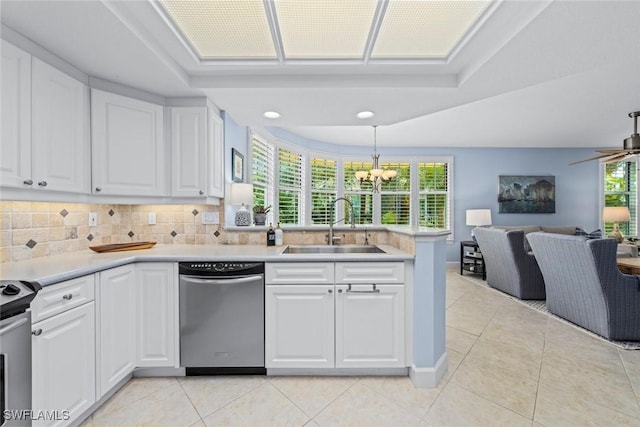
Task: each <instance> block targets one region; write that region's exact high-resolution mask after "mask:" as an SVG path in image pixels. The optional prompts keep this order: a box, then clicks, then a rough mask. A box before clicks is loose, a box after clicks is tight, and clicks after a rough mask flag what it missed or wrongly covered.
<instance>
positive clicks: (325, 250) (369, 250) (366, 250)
mask: <svg viewBox="0 0 640 427" xmlns="http://www.w3.org/2000/svg"><path fill="white" fill-rule="evenodd" d="M384 253H386V252H385V251H383V250H382V249H380V248H379V247H377V246H372V245H342V246H329V245H300V246H287V247H286V248H285V249H284V250H283V251H282V252H281V254H384Z"/></svg>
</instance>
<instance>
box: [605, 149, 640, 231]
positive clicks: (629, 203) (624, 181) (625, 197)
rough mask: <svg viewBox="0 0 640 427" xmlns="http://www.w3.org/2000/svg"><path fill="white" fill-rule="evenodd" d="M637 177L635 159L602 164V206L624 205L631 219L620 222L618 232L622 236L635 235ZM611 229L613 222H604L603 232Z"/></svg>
mask: <svg viewBox="0 0 640 427" xmlns="http://www.w3.org/2000/svg"><path fill="white" fill-rule="evenodd" d="M637 190H638V178H637V163H636V159H634V160H631V161H624V162H614V163H605V164H604V206H626V207H628V208H629V213H630V214H631V221H629V222H628V223H624V222H622V223H620V224H619V226H620V232H621V233H622V235H624V236H636V235H637V233H638V231H637V203H636V201H637V194H638V191H637ZM612 230H613V223H611V222H607V223H605V224H604V232H605V234H609V233H610V232H611V231H612Z"/></svg>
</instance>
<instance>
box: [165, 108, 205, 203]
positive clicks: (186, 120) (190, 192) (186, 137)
mask: <svg viewBox="0 0 640 427" xmlns="http://www.w3.org/2000/svg"><path fill="white" fill-rule="evenodd" d="M171 162H172V166H173V167H172V169H171V170H172V173H171V176H172V180H171V195H172V196H175V197H204V196H205V195H206V194H205V193H206V187H207V184H206V180H207V109H206V108H204V107H201V108H199V107H193V108H172V109H171Z"/></svg>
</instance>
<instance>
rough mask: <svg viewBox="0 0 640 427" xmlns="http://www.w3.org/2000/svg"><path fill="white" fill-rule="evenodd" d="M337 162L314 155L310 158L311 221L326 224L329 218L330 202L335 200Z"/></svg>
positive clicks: (331, 219) (330, 219)
mask: <svg viewBox="0 0 640 427" xmlns="http://www.w3.org/2000/svg"><path fill="white" fill-rule="evenodd" d="M337 171H338V169H337V162H336V161H335V160H330V159H323V158H318V157H314V158H312V159H311V223H312V224H328V223H329V222H330V221H331V222H333V221H335V219H334V218H331V208H332V206H331V202H332V201H333V200H335V198H336V195H337V192H336V184H337V182H336V174H337Z"/></svg>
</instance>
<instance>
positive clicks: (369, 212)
mask: <svg viewBox="0 0 640 427" xmlns="http://www.w3.org/2000/svg"><path fill="white" fill-rule="evenodd" d="M371 168H372V164H371V162H344V163H343V171H344V181H343V185H344V198H345V199H347V200H349V201H350V202H351V203H352V204H353V210H354V213H355V219H356V224H372V223H373V194H372V193H371V183H368V182H363V183H361V182H360V180H358V179H357V178H356V171H359V170H365V171H368V170H370V169H371ZM348 209H349V207H348V206H346V204H345V207H344V212H343V215H344V216H343V218H348V217H349V211H348ZM334 221H335V219H334Z"/></svg>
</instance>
